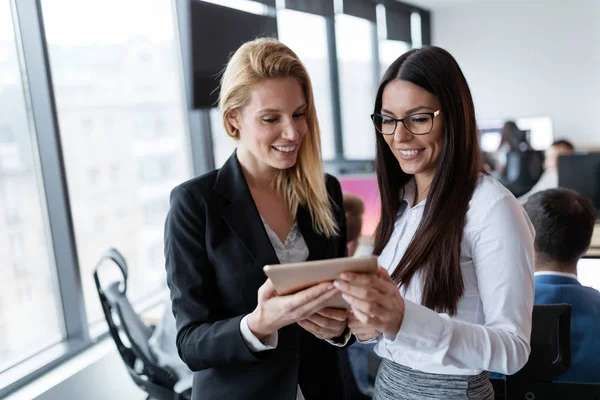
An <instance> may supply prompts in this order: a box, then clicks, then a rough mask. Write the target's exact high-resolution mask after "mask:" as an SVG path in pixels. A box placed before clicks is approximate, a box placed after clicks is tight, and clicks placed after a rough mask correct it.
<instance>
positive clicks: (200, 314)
mask: <svg viewBox="0 0 600 400" xmlns="http://www.w3.org/2000/svg"><path fill="white" fill-rule="evenodd" d="M206 213H207V211H206V207H205V205H204V204H203V202H202V201H201V199H196V198H194V196H193V195H192V194H191V193H190V191H189V190H188V189H187V188H186V187H185V186H179V187H177V188H175V189H174V190H173V191H172V193H171V206H170V210H169V214H168V216H167V220H166V224H165V258H166V270H167V284H168V286H169V289H170V291H171V301H172V308H173V314H174V316H175V320H176V325H177V339H176V344H177V351H178V353H179V357H180V358H181V359H182V360H183V362H185V363H186V364H187V366H188V367H189V368H190V369H191V370H192V371H199V370H203V369H207V368H211V367H220V366H227V365H233V364H239V363H240V362H249V363H251V362H257V361H259V360H261V359H263V358H264V357H265V356H266V354H261V355H257V354H255V353H253V352H252V351H251V350H250V349H249V348H248V346H247V345H246V343H245V342H244V340H243V338H242V334H241V332H240V321H241V319H242V318H243V317H244V315H239V316H236V317H233V318H227V319H220V318H219V316H218V314H219V304H218V298H219V293H218V292H217V290H218V289H217V284H216V277H215V273H214V270H213V266H212V265H211V263H210V262H209V259H208V254H207V249H206V234H207V229H206ZM264 353H269V352H268V351H267V352H264Z"/></svg>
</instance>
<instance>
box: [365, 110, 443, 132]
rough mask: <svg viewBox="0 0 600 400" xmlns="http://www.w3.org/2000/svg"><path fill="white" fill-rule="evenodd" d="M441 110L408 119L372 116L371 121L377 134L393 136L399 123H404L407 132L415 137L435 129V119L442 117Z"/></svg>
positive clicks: (413, 115)
mask: <svg viewBox="0 0 600 400" xmlns="http://www.w3.org/2000/svg"><path fill="white" fill-rule="evenodd" d="M440 112H441V110H437V111H436V112H432V113H417V114H411V115H409V116H408V117H406V118H393V117H390V116H388V115H381V114H371V120H373V125H375V129H377V132H380V133H382V134H384V135H393V134H394V132H396V128H397V126H398V122H402V123H403V124H404V127H405V128H406V130H407V131H409V132H410V133H412V134H413V135H426V134H428V133H429V132H431V130H432V129H433V119H434V118H435V117H437V116H438V115H440Z"/></svg>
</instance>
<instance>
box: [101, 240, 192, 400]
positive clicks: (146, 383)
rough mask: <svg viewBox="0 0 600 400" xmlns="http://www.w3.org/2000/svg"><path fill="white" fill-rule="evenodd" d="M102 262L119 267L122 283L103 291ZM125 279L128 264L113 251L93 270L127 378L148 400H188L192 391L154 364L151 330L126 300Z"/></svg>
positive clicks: (175, 376) (109, 327)
mask: <svg viewBox="0 0 600 400" xmlns="http://www.w3.org/2000/svg"><path fill="white" fill-rule="evenodd" d="M105 261H112V262H113V263H114V264H116V265H117V266H118V267H119V269H120V270H121V273H122V275H123V280H122V281H121V282H113V283H111V284H110V285H109V286H108V287H107V288H102V286H101V285H100V279H99V275H98V273H99V270H100V267H101V265H103V264H104V262H105ZM127 278H128V268H127V262H126V261H125V258H124V257H123V256H122V255H121V253H119V252H118V251H117V250H116V249H113V248H111V249H109V250H108V251H107V252H106V253H104V254H103V255H102V257H101V258H100V261H99V262H98V264H96V267H95V269H94V282H95V284H96V289H97V291H98V296H99V297H100V303H101V305H102V311H103V312H104V316H105V317H106V322H107V323H108V329H109V331H110V334H111V336H112V338H113V340H114V341H115V344H116V345H117V349H118V350H119V354H120V355H121V358H122V359H123V362H124V363H125V367H126V368H127V372H128V373H129V376H131V379H133V381H134V382H135V384H136V385H137V386H138V387H140V388H141V389H142V390H143V391H145V392H146V393H148V398H147V399H148V400H150V399H155V400H187V399H189V398H190V395H191V389H190V388H189V387H185V386H187V385H182V384H181V382H180V381H179V378H178V377H177V375H176V373H175V372H174V371H172V370H171V369H170V368H168V367H162V366H159V365H157V363H156V362H155V359H154V356H153V355H152V353H151V352H150V347H149V345H148V340H149V339H150V336H151V335H152V329H151V328H150V327H149V326H147V325H146V324H144V322H143V321H142V319H141V318H140V316H139V315H138V314H137V313H136V312H135V310H134V309H133V307H132V305H131V303H130V302H129V299H128V298H127ZM115 316H116V317H117V318H115ZM122 336H124V337H125V339H126V342H127V344H128V346H127V345H126V344H125V343H124V342H123V340H122Z"/></svg>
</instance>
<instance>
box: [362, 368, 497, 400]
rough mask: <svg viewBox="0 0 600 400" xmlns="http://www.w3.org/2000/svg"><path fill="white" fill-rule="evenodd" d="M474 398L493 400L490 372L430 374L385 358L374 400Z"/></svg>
mask: <svg viewBox="0 0 600 400" xmlns="http://www.w3.org/2000/svg"><path fill="white" fill-rule="evenodd" d="M413 399H452V400H454V399H457V400H458V399H461V400H462V399H475V400H493V399H494V389H493V388H492V383H491V382H490V379H489V378H488V374H487V372H482V373H481V374H479V375H441V374H429V373H427V372H421V371H418V370H416V369H411V368H408V367H405V366H404V365H400V364H396V363H395V362H393V361H390V360H388V359H385V358H384V359H383V361H382V362H381V366H380V367H379V373H378V374H377V379H376V380H375V397H373V400H413Z"/></svg>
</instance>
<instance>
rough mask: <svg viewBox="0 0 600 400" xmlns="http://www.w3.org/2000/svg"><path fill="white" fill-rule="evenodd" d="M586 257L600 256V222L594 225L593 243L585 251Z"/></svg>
mask: <svg viewBox="0 0 600 400" xmlns="http://www.w3.org/2000/svg"><path fill="white" fill-rule="evenodd" d="M584 257H585V258H600V222H599V223H596V225H595V226H594V233H593V234H592V243H591V244H590V249H589V251H588V252H587V253H585V256H584Z"/></svg>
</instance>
